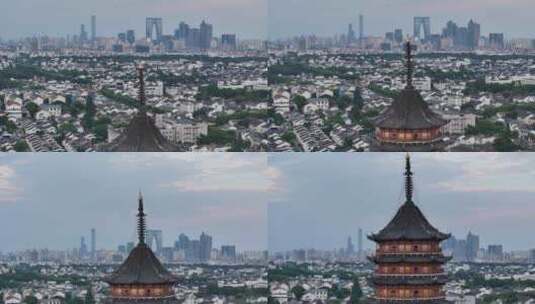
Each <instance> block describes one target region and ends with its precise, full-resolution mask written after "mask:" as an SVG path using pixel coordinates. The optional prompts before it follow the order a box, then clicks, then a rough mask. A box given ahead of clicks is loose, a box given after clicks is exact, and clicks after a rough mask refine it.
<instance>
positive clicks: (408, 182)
mask: <svg viewBox="0 0 535 304" xmlns="http://www.w3.org/2000/svg"><path fill="white" fill-rule="evenodd" d="M404 175H405V200H406V201H405V202H412V190H413V184H412V175H413V173H412V171H411V157H410V155H409V153H407V156H406V157H405V173H404Z"/></svg>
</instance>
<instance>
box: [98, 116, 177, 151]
mask: <svg viewBox="0 0 535 304" xmlns="http://www.w3.org/2000/svg"><path fill="white" fill-rule="evenodd" d="M106 150H107V151H109V152H174V151H178V150H179V149H178V147H176V146H174V145H173V144H171V143H169V142H168V141H167V140H166V139H165V137H163V135H162V134H161V133H160V130H158V128H157V127H156V125H155V124H154V120H153V119H152V117H150V116H148V115H147V113H146V112H145V111H139V112H138V114H136V116H134V118H132V120H131V121H130V124H129V125H128V127H127V128H126V130H124V132H123V133H122V134H121V135H120V136H119V137H118V138H116V139H115V140H114V141H113V142H112V143H111V144H110V145H109V147H108V149H106Z"/></svg>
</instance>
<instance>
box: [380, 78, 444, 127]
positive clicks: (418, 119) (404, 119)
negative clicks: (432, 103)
mask: <svg viewBox="0 0 535 304" xmlns="http://www.w3.org/2000/svg"><path fill="white" fill-rule="evenodd" d="M446 123H447V121H446V120H444V119H442V117H440V116H439V115H438V114H436V113H435V112H433V111H431V109H429V106H428V105H427V103H426V102H425V100H423V98H422V96H421V95H420V93H419V92H418V91H416V90H415V89H414V88H413V87H407V88H405V89H403V90H402V91H401V92H400V94H399V95H398V96H397V97H396V98H395V99H394V101H393V102H392V104H391V105H390V107H388V108H387V109H386V110H385V111H383V112H382V113H381V114H380V115H379V116H378V117H377V118H375V120H374V124H375V126H376V127H378V128H385V129H410V130H415V129H431V128H439V127H442V126H444V125H445V124H446Z"/></svg>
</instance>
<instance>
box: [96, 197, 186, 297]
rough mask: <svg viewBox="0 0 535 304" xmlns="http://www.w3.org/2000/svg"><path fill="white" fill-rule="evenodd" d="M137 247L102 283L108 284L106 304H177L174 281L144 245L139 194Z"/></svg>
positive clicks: (142, 212) (143, 216)
mask: <svg viewBox="0 0 535 304" xmlns="http://www.w3.org/2000/svg"><path fill="white" fill-rule="evenodd" d="M137 218H138V222H137V230H138V238H139V243H138V245H137V246H136V247H135V248H134V249H133V250H132V251H131V252H130V255H129V256H128V258H127V259H126V260H125V261H124V263H123V264H122V265H121V266H120V267H119V268H118V269H117V271H115V272H114V273H113V274H112V275H111V276H109V277H108V278H107V279H106V280H105V281H106V282H107V283H108V284H110V289H111V292H110V296H109V298H108V299H107V301H106V303H107V304H131V303H139V304H149V303H150V304H153V303H161V304H177V303H178V302H177V299H176V297H175V294H174V290H173V286H174V285H175V283H176V282H177V278H176V277H175V276H173V275H172V274H171V273H170V272H169V271H167V270H166V269H165V268H164V267H163V266H162V264H161V263H160V261H159V260H158V258H157V257H156V256H155V255H154V253H153V252H152V250H151V249H150V247H149V246H148V245H147V244H145V228H146V224H145V213H144V211H143V196H142V195H141V193H140V194H139V207H138V214H137Z"/></svg>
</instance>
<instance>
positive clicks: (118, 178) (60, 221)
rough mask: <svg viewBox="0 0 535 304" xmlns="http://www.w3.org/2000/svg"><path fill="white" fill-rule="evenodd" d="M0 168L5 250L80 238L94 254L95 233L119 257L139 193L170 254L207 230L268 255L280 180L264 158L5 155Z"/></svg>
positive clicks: (62, 244) (69, 244) (0, 238)
mask: <svg viewBox="0 0 535 304" xmlns="http://www.w3.org/2000/svg"><path fill="white" fill-rule="evenodd" d="M1 163H2V165H1V166H0V197H1V198H0V208H2V209H3V210H2V213H1V215H0V220H1V221H2V222H3V223H4V225H6V226H7V227H11V229H9V230H7V229H6V230H3V232H0V242H1V243H2V244H3V246H2V247H1V248H0V251H2V252H6V251H13V250H22V249H34V248H50V249H60V248H61V249H70V248H78V247H79V244H80V236H82V235H84V236H86V242H87V244H88V246H89V244H90V242H89V240H90V238H89V237H88V236H89V231H90V229H91V228H95V229H96V234H97V246H96V247H97V250H98V249H101V248H107V249H116V248H117V246H118V245H121V244H125V243H126V242H129V241H131V240H132V239H133V238H134V237H135V233H134V232H135V222H134V220H133V219H134V215H135V213H136V202H137V196H138V191H139V190H140V189H141V190H142V191H143V195H144V198H145V206H146V207H145V211H146V213H147V214H149V215H150V217H149V221H148V227H149V228H150V229H161V230H163V231H164V243H165V245H166V246H171V245H172V244H173V242H174V241H175V240H176V239H177V237H178V235H179V234H180V233H185V234H188V235H200V234H201V232H206V233H209V234H210V235H212V236H214V238H215V239H217V240H218V242H217V243H218V244H219V242H221V244H220V245H226V244H235V245H236V246H237V248H239V250H240V251H245V250H264V249H265V248H266V234H267V231H266V222H267V219H266V210H265V208H266V206H265V204H266V201H267V195H268V192H269V190H270V189H272V188H273V187H274V183H275V181H276V178H277V176H276V174H274V173H273V172H270V170H269V168H268V167H267V164H266V161H265V157H264V156H263V155H262V154H240V155H231V154H229V155H224V154H213V155H205V156H195V155H192V154H172V155H171V154H165V153H164V154H128V153H121V154H112V153H109V154H92V155H87V156H84V157H77V156H76V155H65V156H59V155H53V154H46V155H45V154H41V155H33V156H30V157H27V156H24V155H20V156H17V155H3V156H2V157H1ZM50 172H54V178H50ZM231 177H232V178H231ZM243 181H246V182H243ZM125 215H126V216H125ZM128 215H130V216H128ZM20 219H25V220H24V221H21V220H20ZM244 226H246V227H250V228H249V229H246V230H244V229H243V227H244ZM65 227H68V229H65ZM13 231H16V233H12V232H13Z"/></svg>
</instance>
